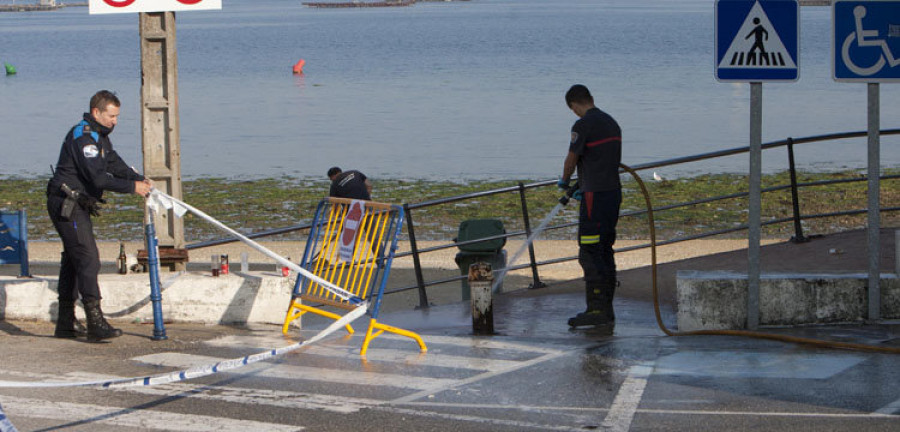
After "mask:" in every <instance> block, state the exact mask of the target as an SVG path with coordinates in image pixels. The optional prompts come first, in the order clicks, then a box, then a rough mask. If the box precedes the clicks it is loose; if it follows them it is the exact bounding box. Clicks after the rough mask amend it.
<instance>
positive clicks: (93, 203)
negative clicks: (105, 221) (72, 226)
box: [78, 193, 106, 216]
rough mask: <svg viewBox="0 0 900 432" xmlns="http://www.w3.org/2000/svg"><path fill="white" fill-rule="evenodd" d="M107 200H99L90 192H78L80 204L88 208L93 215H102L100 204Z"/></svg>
mask: <svg viewBox="0 0 900 432" xmlns="http://www.w3.org/2000/svg"><path fill="white" fill-rule="evenodd" d="M105 202H106V201H103V200H100V201H98V200H97V199H95V198H94V197H92V196H90V195H88V194H84V193H82V194H78V205H80V206H81V208H83V209H85V210H87V211H88V213H90V214H91V216H100V209H101V208H102V207H100V204H101V203H105Z"/></svg>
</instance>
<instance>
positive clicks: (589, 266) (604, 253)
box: [562, 85, 622, 327]
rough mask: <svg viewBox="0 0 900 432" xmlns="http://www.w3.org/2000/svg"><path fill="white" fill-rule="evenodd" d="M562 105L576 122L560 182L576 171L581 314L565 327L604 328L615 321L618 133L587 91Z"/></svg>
mask: <svg viewBox="0 0 900 432" xmlns="http://www.w3.org/2000/svg"><path fill="white" fill-rule="evenodd" d="M566 103H567V104H568V105H569V108H570V109H571V110H572V111H573V112H574V113H575V114H576V115H577V116H579V117H580V118H579V119H578V120H577V121H576V122H575V124H574V125H572V139H571V141H570V142H569V153H568V155H567V157H566V161H565V164H564V166H563V177H562V178H563V180H564V181H568V180H569V178H570V176H571V175H572V174H573V171H576V170H577V172H578V183H579V188H580V189H581V192H582V195H583V198H582V200H581V204H580V209H579V224H578V246H579V248H578V262H579V264H581V267H582V269H583V270H584V281H585V291H586V303H587V310H586V311H585V312H583V313H580V314H578V316H576V317H573V318H572V319H570V320H569V325H570V326H573V327H577V326H580V325H604V324H611V323H612V322H614V321H615V314H614V313H613V308H612V299H613V295H614V293H615V289H616V285H617V281H616V262H615V257H614V255H613V253H614V252H613V244H615V241H616V225H617V224H618V221H619V208H620V207H621V204H622V184H621V182H620V180H619V163H620V162H621V160H622V130H621V128H620V127H619V124H618V123H616V121H615V119H613V118H612V116H610V115H609V114H607V113H605V112H603V111H602V110H600V109H599V108H597V107H596V106H594V99H593V97H592V96H591V94H590V91H588V89H587V87H584V86H582V85H575V86H573V87H572V88H571V89H570V90H569V92H568V93H566Z"/></svg>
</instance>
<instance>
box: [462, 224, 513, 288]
mask: <svg viewBox="0 0 900 432" xmlns="http://www.w3.org/2000/svg"><path fill="white" fill-rule="evenodd" d="M500 234H506V229H504V228H503V222H502V221H500V220H498V219H470V220H466V221H463V222H462V223H461V224H459V232H458V233H457V237H456V238H455V239H454V241H456V242H464V241H469V240H476V239H480V238H485V237H493V236H497V235H500ZM505 245H506V238H505V237H503V238H498V239H492V240H485V241H483V242H476V243H471V244H465V245H460V246H457V247H458V248H459V252H458V253H457V254H456V258H455V261H456V264H457V265H458V266H459V272H460V274H461V275H464V276H467V275H468V274H469V266H471V265H472V264H474V263H476V262H480V261H483V262H486V263H489V264H490V265H491V268H492V269H493V270H495V271H496V270H499V269H502V268H505V267H506V251H505V250H504V249H503V246H505ZM461 282H462V285H461V287H462V299H463V300H468V299H469V298H471V294H470V292H469V280H468V278H466V279H463V280H462V281H461ZM502 289H503V283H502V282H501V283H499V284H497V286H495V287H494V292H499V291H501V290H502Z"/></svg>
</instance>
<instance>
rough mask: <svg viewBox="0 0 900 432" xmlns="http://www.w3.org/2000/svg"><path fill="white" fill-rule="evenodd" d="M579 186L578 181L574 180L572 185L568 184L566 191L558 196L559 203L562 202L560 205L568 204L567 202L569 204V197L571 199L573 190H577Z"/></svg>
mask: <svg viewBox="0 0 900 432" xmlns="http://www.w3.org/2000/svg"><path fill="white" fill-rule="evenodd" d="M579 187H580V186H579V184H578V182H576V183H575V184H574V185H572V186H569V188H568V189H566V193H565V194H563V196H561V197H559V203H560V204H562V205H568V204H569V199H571V198H572V195H574V194H575V192H577V191H578V188H579Z"/></svg>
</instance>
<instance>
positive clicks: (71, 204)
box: [47, 90, 153, 341]
mask: <svg viewBox="0 0 900 432" xmlns="http://www.w3.org/2000/svg"><path fill="white" fill-rule="evenodd" d="M119 107H120V103H119V99H118V98H117V97H116V95H115V94H113V93H112V92H109V91H106V90H101V91H99V92H97V93H96V94H95V95H94V96H93V97H92V98H91V101H90V112H88V113H85V114H84V119H83V120H82V121H81V122H80V123H78V124H77V125H75V126H74V127H73V128H72V129H71V130H69V133H68V134H66V138H65V141H63V144H62V149H61V150H60V153H59V161H58V162H57V164H56V170H55V171H54V174H53V178H51V179H50V182H49V183H48V185H47V211H48V213H49V214H50V220H51V221H52V222H53V226H54V227H55V228H56V231H57V232H58V233H59V236H60V238H61V239H62V242H63V253H62V262H61V263H60V270H59V286H58V293H59V313H58V318H57V321H56V331H55V332H54V336H56V337H59V338H74V337H76V336H77V335H78V334H79V333H81V332H82V331H83V328H80V327H81V326H80V324H79V323H77V321H76V320H75V300H76V298H77V295H78V294H80V295H81V302H82V304H83V305H84V311H85V315H86V317H87V338H88V340H89V341H99V340H102V339H109V338H114V337H117V336H120V335H121V334H122V331H121V330H119V329H116V328H113V327H112V326H110V325H109V323H108V322H107V321H106V319H105V318H104V317H103V311H102V310H101V309H100V299H101V296H100V286H99V285H98V284H97V275H98V274H99V272H100V253H99V251H98V250H97V243H96V241H95V240H94V228H93V223H92V222H91V216H97V215H98V214H99V213H98V210H99V203H102V202H104V201H103V191H105V190H111V191H113V192H119V193H134V194H138V195H141V196H144V197H146V196H147V195H148V194H149V193H150V190H151V189H152V187H153V184H152V182H150V181H149V180H146V179H144V177H143V176H142V175H140V174H138V173H137V172H135V171H134V170H133V169H132V168H130V167H129V166H128V165H127V164H126V163H125V162H124V161H122V159H121V158H120V157H119V155H118V154H117V153H116V152H115V150H113V148H112V143H111V142H110V140H109V134H110V133H111V132H112V130H113V128H114V127H115V126H116V124H117V123H118V116H119Z"/></svg>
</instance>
